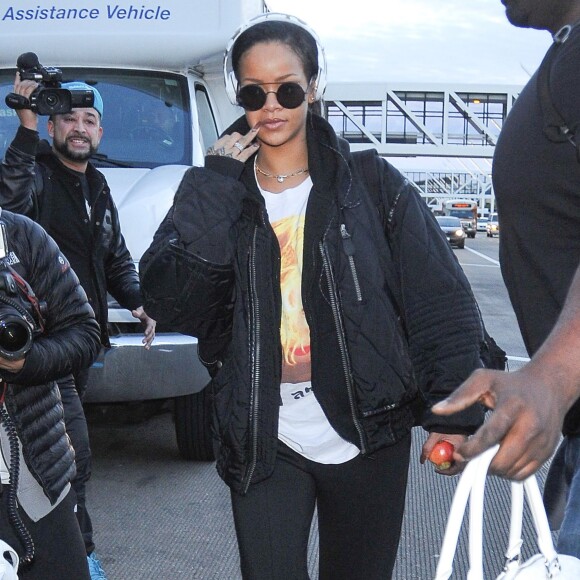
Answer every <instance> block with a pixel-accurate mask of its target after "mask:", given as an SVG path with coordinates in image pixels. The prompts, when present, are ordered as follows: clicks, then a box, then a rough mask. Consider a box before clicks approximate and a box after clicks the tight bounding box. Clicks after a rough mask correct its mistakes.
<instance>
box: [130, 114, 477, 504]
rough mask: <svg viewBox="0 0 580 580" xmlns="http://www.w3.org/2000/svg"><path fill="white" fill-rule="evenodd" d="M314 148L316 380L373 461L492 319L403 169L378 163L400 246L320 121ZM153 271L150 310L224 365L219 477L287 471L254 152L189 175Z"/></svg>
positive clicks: (453, 423)
mask: <svg viewBox="0 0 580 580" xmlns="http://www.w3.org/2000/svg"><path fill="white" fill-rule="evenodd" d="M236 131H237V132H239V133H241V134H246V133H247V132H248V131H249V127H248V126H247V123H246V122H245V119H241V120H240V121H238V123H237V124H235V125H234V126H233V127H231V128H230V129H228V131H227V133H233V132H236ZM307 139H308V155H309V158H308V165H309V168H310V174H311V177H312V181H313V184H314V185H313V188H312V191H311V193H310V197H309V201H308V206H307V210H306V221H305V231H304V260H303V267H304V270H303V274H302V301H303V305H304V311H305V314H306V319H307V321H308V325H309V328H310V338H311V360H312V375H311V376H312V379H311V380H312V385H313V388H314V392H315V393H316V398H317V399H318V401H319V403H320V405H321V406H322V408H323V410H324V412H325V414H326V416H327V418H328V420H329V422H330V423H331V425H332V426H333V427H334V429H335V430H336V431H337V432H338V433H339V434H340V435H341V436H342V437H343V438H344V439H346V440H348V441H350V442H351V443H353V444H354V445H356V446H358V447H359V449H361V451H362V453H363V454H365V455H368V454H371V453H372V452H373V451H376V450H378V449H380V448H382V447H385V446H387V445H392V444H394V443H395V442H397V441H398V440H400V439H402V438H403V437H404V436H406V435H407V434H408V433H409V431H410V430H411V427H412V426H413V424H414V422H415V414H414V407H415V404H416V403H417V402H419V401H420V399H421V398H422V397H421V395H420V394H419V388H420V389H421V391H422V392H423V393H424V395H425V397H426V398H427V400H428V402H429V404H431V403H434V402H435V401H438V400H441V399H443V398H444V397H445V396H447V395H448V394H449V393H451V392H452V391H453V390H454V389H455V388H456V387H457V386H458V385H459V384H460V383H461V382H462V381H463V380H464V379H466V378H467V377H468V376H469V374H470V373H471V372H472V371H473V370H474V369H475V368H476V367H478V366H481V363H480V358H479V351H480V344H481V341H482V326H481V321H480V318H479V314H478V310H477V306H476V303H475V300H474V298H473V294H472V292H471V289H470V287H469V284H468V282H467V280H466V278H465V275H464V274H463V271H462V270H461V267H460V265H459V264H458V262H457V260H456V259H455V257H454V255H453V252H452V251H451V249H450V248H449V244H448V242H447V240H446V238H445V237H444V236H443V235H442V233H441V229H440V228H439V226H438V225H437V222H436V221H435V219H434V218H433V215H432V214H431V212H430V211H429V210H428V208H427V206H426V205H425V203H424V202H423V200H422V199H421V198H420V197H419V196H418V195H417V193H416V192H415V191H414V189H413V188H412V187H411V186H410V185H408V184H407V183H406V180H405V179H404V178H403V176H402V175H401V174H400V173H399V172H398V171H397V170H396V169H394V168H393V167H392V166H390V165H389V164H387V163H385V162H384V160H382V159H380V158H379V157H378V156H377V157H376V163H377V172H378V174H380V176H381V179H380V181H381V183H382V187H381V192H380V195H381V196H382V198H383V201H384V206H385V208H389V209H390V210H392V215H391V216H390V218H391V221H392V234H391V236H390V238H391V240H392V246H391V248H390V249H389V246H388V245H387V242H386V238H385V232H384V230H383V227H382V224H381V220H380V218H379V212H378V211H377V208H376V206H375V205H374V202H373V200H372V197H371V195H369V193H368V192H367V191H366V190H365V185H364V180H363V179H361V178H360V176H359V175H357V168H356V167H355V165H354V163H353V161H352V159H351V156H350V152H349V150H348V144H347V143H346V142H345V141H343V140H340V139H338V138H337V136H336V134H335V132H334V131H333V129H332V127H330V125H329V124H328V123H327V122H326V121H324V120H323V119H322V118H320V117H316V116H312V117H311V118H309V122H308V125H307ZM397 191H398V192H400V193H401V195H400V197H399V200H398V202H397V204H396V207H391V205H390V204H391V201H392V199H393V198H394V197H395V195H394V194H395V192H397ZM344 231H347V232H348V234H349V236H350V238H349V239H350V242H351V244H350V245H349V244H346V243H345V242H344V236H343V235H341V232H344ZM172 238H174V241H173V242H171V243H165V242H167V241H168V240H171V239H172ZM164 240H165V242H164ZM164 247H165V250H161V252H162V253H163V251H164V252H165V254H166V255H165V258H166V260H165V262H164V258H163V255H161V257H160V259H158V258H159V256H158V251H159V248H164ZM171 252H175V255H178V256H179V259H178V263H177V269H176V271H175V272H174V275H173V276H171V275H169V271H167V270H166V269H164V263H165V265H166V264H167V263H171V260H172V258H171ZM351 258H353V259H351ZM353 262H354V265H353ZM140 264H141V267H140V275H141V279H142V289H143V295H144V299H145V308H146V310H147V311H148V312H149V313H150V315H151V316H153V317H154V318H156V319H157V320H159V321H160V322H164V323H169V324H173V325H174V327H175V328H176V329H178V330H180V331H181V332H184V333H189V334H191V335H193V336H197V337H198V338H199V343H200V356H201V358H202V359H203V360H205V362H206V363H211V362H215V364H214V365H213V370H214V372H215V376H214V379H213V381H212V389H213V402H214V409H215V412H216V428H215V431H216V435H217V437H218V438H219V442H220V452H219V456H218V464H217V466H218V471H219V473H220V475H221V476H222V477H223V478H224V480H225V481H226V482H227V483H228V484H229V485H230V486H231V487H232V488H233V489H234V490H236V491H239V492H242V493H243V492H244V491H245V490H246V489H247V486H248V485H250V484H252V483H257V482H259V481H261V480H263V479H265V478H267V477H268V476H269V475H270V474H271V472H272V469H273V466H274V459H275V455H276V449H277V436H278V410H279V404H280V378H281V358H282V355H281V345H280V317H281V297H280V251H279V245H278V241H277V238H276V235H275V233H274V231H273V229H272V227H271V226H270V222H269V219H268V216H267V214H266V208H265V205H264V200H263V198H262V196H261V195H260V193H259V190H258V188H257V184H256V181H255V176H254V168H253V158H252V159H250V160H249V161H247V162H246V163H245V164H242V163H240V162H239V161H236V160H233V159H230V158H226V157H216V156H212V157H208V158H207V159H206V167H205V168H192V169H190V170H189V171H188V173H186V175H185V176H184V178H183V181H182V183H181V185H180V188H179V190H178V192H177V194H176V197H175V202H174V206H173V208H172V210H171V211H170V213H169V214H168V216H167V218H166V219H165V220H164V222H163V223H162V225H161V226H160V229H159V230H158V232H157V234H156V236H155V239H154V241H153V244H152V246H151V247H150V250H149V251H148V252H146V253H145V255H144V256H143V257H142V259H141V263H140ZM393 270H394V271H395V272H396V276H398V277H400V285H401V288H402V290H403V296H402V299H403V303H404V309H405V312H404V313H402V314H403V318H404V328H403V324H401V319H400V318H399V316H398V312H397V307H396V306H395V304H394V303H393V300H392V299H391V295H390V293H389V291H388V289H387V284H386V278H387V276H391V275H392V273H391V272H392V271H393ZM172 285H173V287H172ZM162 295H163V296H170V297H171V296H173V297H175V298H174V299H175V302H176V303H179V304H178V305H179V307H180V308H182V309H181V310H180V311H175V313H174V316H173V320H168V318H170V317H171V313H169V315H168V312H167V311H166V310H165V309H164V307H163V306H164V305H163V304H162V303H161V302H160V300H159V299H160V298H161V297H162ZM167 304H169V305H170V306H171V298H170V300H169V302H168V303H165V305H167ZM405 330H406V333H405ZM405 335H406V336H405ZM407 339H408V346H407ZM214 356H215V359H214ZM209 366H210V367H211V364H210V365H209ZM482 420H483V414H482V412H481V409H476V408H472V409H470V410H468V411H466V412H464V413H459V414H457V415H456V416H454V417H452V418H443V417H436V416H434V415H432V414H431V413H429V412H428V411H427V412H426V414H425V415H424V417H423V421H422V423H423V425H424V426H425V427H426V428H428V429H429V430H435V431H439V432H443V433H453V432H463V433H470V432H473V431H474V430H475V429H476V428H477V427H478V426H479V425H480V423H481V421H482ZM387 484H388V482H387Z"/></svg>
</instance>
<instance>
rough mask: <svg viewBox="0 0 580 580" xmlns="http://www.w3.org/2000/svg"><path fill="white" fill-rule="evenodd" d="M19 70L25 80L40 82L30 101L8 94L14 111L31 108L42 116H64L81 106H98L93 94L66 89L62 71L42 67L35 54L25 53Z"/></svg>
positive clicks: (50, 67)
mask: <svg viewBox="0 0 580 580" xmlns="http://www.w3.org/2000/svg"><path fill="white" fill-rule="evenodd" d="M16 67H17V68H18V72H19V73H20V78H21V79H22V80H31V81H37V82H38V83H39V86H38V87H37V88H36V89H34V91H33V92H32V94H31V95H30V97H29V98H28V99H27V98H26V97H24V96H22V95H17V94H16V93H8V95H6V99H5V101H6V104H7V105H8V106H9V107H10V108H11V109H30V110H31V111H34V112H36V113H37V114H38V115H62V114H64V113H70V111H71V110H72V109H74V108H77V107H83V108H86V107H92V106H93V105H94V94H93V91H90V90H73V91H69V90H68V89H63V88H62V85H61V82H62V71H61V70H60V69H59V68H55V67H52V66H42V65H41V64H40V62H38V56H36V54H35V53H34V52H25V53H24V54H21V55H20V56H19V57H18V60H17V61H16Z"/></svg>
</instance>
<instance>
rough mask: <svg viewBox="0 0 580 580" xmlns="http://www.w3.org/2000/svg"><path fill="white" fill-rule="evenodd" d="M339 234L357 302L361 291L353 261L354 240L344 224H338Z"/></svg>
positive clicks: (360, 300)
mask: <svg viewBox="0 0 580 580" xmlns="http://www.w3.org/2000/svg"><path fill="white" fill-rule="evenodd" d="M340 235H341V237H342V246H343V248H344V251H345V253H346V255H347V256H348V264H349V266H350V273H351V275H352V280H353V282H354V290H355V292H356V300H357V302H362V292H361V289H360V282H359V279H358V274H357V271H356V264H355V263H354V242H353V241H352V237H351V235H350V234H349V233H348V231H347V229H346V225H345V224H340Z"/></svg>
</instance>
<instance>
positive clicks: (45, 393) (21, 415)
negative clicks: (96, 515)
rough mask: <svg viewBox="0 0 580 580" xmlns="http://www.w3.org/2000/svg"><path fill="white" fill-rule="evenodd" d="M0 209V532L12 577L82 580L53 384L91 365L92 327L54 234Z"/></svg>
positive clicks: (66, 449) (95, 345) (84, 571)
mask: <svg viewBox="0 0 580 580" xmlns="http://www.w3.org/2000/svg"><path fill="white" fill-rule="evenodd" d="M0 212H1V213H0V228H1V229H2V232H1V234H0V280H1V284H0V321H1V322H2V324H1V325H2V332H0V380H1V382H0V400H1V403H0V407H1V415H0V451H1V453H0V473H1V475H2V482H1V483H2V485H1V489H2V493H1V496H0V511H1V515H0V538H2V539H3V540H4V541H6V542H8V543H9V544H10V545H11V546H12V547H13V548H14V549H15V550H16V551H17V552H18V553H19V556H20V558H21V568H20V569H19V577H20V578H21V579H24V580H34V579H38V580H40V579H42V580H82V579H85V578H86V579H88V578H89V577H90V576H89V572H88V567H87V560H86V557H85V550H84V546H83V539H82V536H81V534H80V531H79V527H78V523H77V521H76V517H75V514H74V510H75V502H76V499H75V494H74V493H72V492H71V486H70V483H69V482H70V481H71V479H72V478H73V477H74V473H75V462H74V451H73V449H72V447H71V445H70V441H69V438H68V437H67V435H66V431H65V425H64V422H63V408H62V403H61V400H60V396H59V391H58V388H57V384H56V382H55V381H56V380H57V379H59V378H60V377H63V376H66V375H69V374H71V373H74V372H77V371H78V370H79V369H82V368H86V367H88V366H89V365H90V364H91V363H92V361H93V360H94V358H95V357H96V355H97V353H98V350H99V328H98V325H97V323H96V321H95V319H94V314H93V311H92V309H91V307H90V306H89V304H88V303H87V297H86V294H85V292H84V291H83V289H82V287H81V286H80V285H79V281H78V278H77V277H76V275H75V274H74V272H73V271H72V270H71V268H70V266H69V263H68V262H67V260H66V259H65V258H64V256H63V255H62V253H61V252H60V250H59V248H58V247H57V245H56V244H55V242H54V240H52V239H51V238H50V237H49V236H48V235H47V234H46V232H45V231H44V230H43V229H42V228H41V227H40V226H38V224H36V223H34V222H33V221H31V220H30V219H28V218H26V217H23V216H19V215H16V214H12V213H10V212H7V211H4V210H0ZM19 313H20V316H18V314H19ZM26 321H29V322H26ZM27 324H28V325H29V327H30V332H28V328H29V327H28V326H27ZM27 335H28V336H27ZM23 337H24V339H23ZM30 337H32V339H30ZM21 339H23V340H21Z"/></svg>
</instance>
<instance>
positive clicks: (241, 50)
mask: <svg viewBox="0 0 580 580" xmlns="http://www.w3.org/2000/svg"><path fill="white" fill-rule="evenodd" d="M261 42H280V43H282V44H285V45H286V46H288V48H290V50H292V51H293V52H294V53H295V54H296V56H298V58H299V59H300V61H301V62H302V66H303V67H304V73H305V74H306V78H307V79H308V82H310V81H312V80H313V79H315V78H316V76H317V75H318V46H317V45H316V40H315V39H314V37H313V36H312V35H311V34H310V33H309V32H308V31H307V30H305V29H304V28H302V27H300V26H298V25H297V24H293V23H292V22H283V21H280V20H266V21H264V22H259V23H258V24H254V25H253V26H250V27H249V28H248V29H247V30H244V32H242V34H240V36H239V37H238V39H237V40H236V42H235V43H234V46H233V47H232V68H233V71H234V74H235V75H236V78H237V79H239V78H240V77H239V72H240V59H241V58H242V56H243V55H244V54H245V53H246V52H247V51H248V50H250V49H251V48H252V47H253V46H254V45H256V44H259V43H261Z"/></svg>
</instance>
